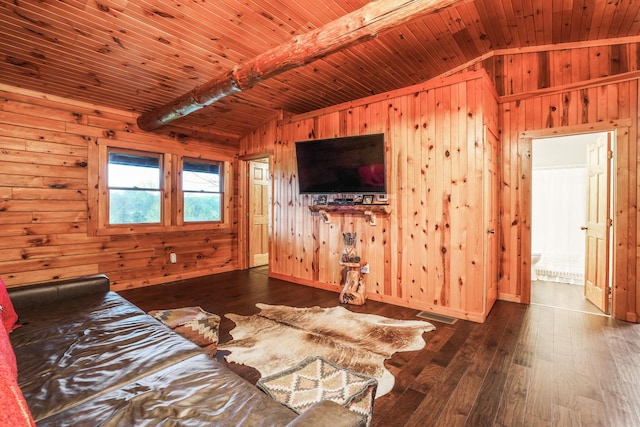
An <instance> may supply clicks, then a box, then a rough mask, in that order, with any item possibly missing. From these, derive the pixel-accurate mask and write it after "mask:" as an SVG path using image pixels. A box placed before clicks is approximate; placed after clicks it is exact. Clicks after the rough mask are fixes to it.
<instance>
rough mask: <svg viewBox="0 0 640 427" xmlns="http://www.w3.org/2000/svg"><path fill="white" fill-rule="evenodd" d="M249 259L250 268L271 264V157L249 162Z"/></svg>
mask: <svg viewBox="0 0 640 427" xmlns="http://www.w3.org/2000/svg"><path fill="white" fill-rule="evenodd" d="M247 176H248V186H249V188H248V192H247V193H248V204H247V208H248V221H247V222H248V261H249V268H255V267H264V266H267V265H268V264H269V232H270V223H271V222H270V216H271V215H270V211H271V179H270V171H269V158H268V157H264V158H259V159H253V160H250V161H248V162H247Z"/></svg>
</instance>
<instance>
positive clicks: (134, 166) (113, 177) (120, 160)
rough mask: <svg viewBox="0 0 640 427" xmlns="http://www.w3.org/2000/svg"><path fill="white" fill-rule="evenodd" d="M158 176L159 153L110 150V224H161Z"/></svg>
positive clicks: (160, 183) (160, 158)
mask: <svg viewBox="0 0 640 427" xmlns="http://www.w3.org/2000/svg"><path fill="white" fill-rule="evenodd" d="M161 177H162V155H161V154H156V153H139V152H135V151H128V150H119V149H113V148H112V149H109V152H108V167H107V187H108V190H109V224H111V225H118V224H160V223H161V222H162V192H163V189H162V179H161Z"/></svg>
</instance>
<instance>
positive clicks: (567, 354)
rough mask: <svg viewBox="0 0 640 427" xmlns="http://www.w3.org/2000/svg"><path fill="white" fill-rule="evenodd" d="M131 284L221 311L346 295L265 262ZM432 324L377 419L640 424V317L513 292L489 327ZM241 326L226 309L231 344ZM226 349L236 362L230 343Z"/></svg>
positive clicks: (225, 331) (151, 304)
mask: <svg viewBox="0 0 640 427" xmlns="http://www.w3.org/2000/svg"><path fill="white" fill-rule="evenodd" d="M120 293H121V295H123V296H124V297H125V298H127V299H129V300H130V301H132V302H133V303H134V304H136V305H138V306H139V307H141V308H142V309H143V310H145V311H148V310H152V309H167V308H177V307H184V306H194V305H199V306H201V307H202V308H203V309H204V310H206V311H209V312H212V313H216V314H219V315H220V316H223V315H224V314H226V313H236V314H242V315H249V314H254V313H257V312H258V311H259V310H258V309H257V308H256V307H255V303H257V302H263V303H267V304H284V305H291V306H297V307H309V306H314V305H319V306H323V307H330V306H335V305H337V304H338V302H337V299H338V295H337V294H336V293H332V292H328V291H323V290H319V289H315V288H311V287H307V286H300V285H295V284H291V283H288V282H284V281H281V280H277V279H271V278H269V277H268V275H267V273H266V270H265V269H264V268H258V269H253V270H248V271H235V272H230V273H223V274H218V275H214V276H207V277H201V278H197V279H192V280H186V281H181V282H175V283H171V284H166V285H157V286H152V287H147V288H140V289H133V290H129V291H122V292H120ZM347 307H348V308H349V309H350V310H352V311H356V312H367V313H373V314H378V315H383V316H387V317H393V318H396V319H415V318H416V317H415V315H416V314H417V313H418V311H417V310H412V309H407V308H402V307H396V306H392V305H388V304H383V303H379V302H376V301H368V302H367V303H366V304H365V305H364V306H360V307H358V306H347ZM432 323H433V324H434V325H435V326H436V328H437V329H436V331H434V332H428V333H425V334H424V338H425V341H426V346H425V348H424V349H423V350H420V351H415V352H407V353H396V354H395V355H394V356H393V357H392V358H391V359H389V360H388V361H387V367H388V368H389V370H390V371H391V372H392V373H393V374H394V376H395V378H396V383H395V386H394V388H393V390H392V391H391V392H390V393H389V394H387V395H385V396H382V397H381V398H379V399H376V402H375V407H374V414H373V420H372V426H404V425H407V426H463V425H464V426H563V427H564V426H600V425H601V426H612V427H619V426H634V427H635V426H640V325H638V324H631V323H625V322H620V321H616V320H614V319H611V318H609V317H605V316H597V315H591V314H587V313H581V312H577V311H571V310H563V309H559V308H554V307H546V306H542V305H531V306H525V305H520V304H515V303H508V302H503V301H498V302H497V303H496V305H495V306H494V308H493V310H492V311H491V314H490V315H489V317H488V319H487V321H486V322H485V323H484V324H477V323H473V322H467V321H461V320H459V321H457V322H456V323H455V324H453V325H446V324H443V323H438V322H432ZM234 326H235V325H234V323H233V322H231V321H230V320H229V319H226V318H224V317H223V320H222V323H221V330H220V341H221V342H225V341H228V340H229V339H231V336H230V334H229V331H230V330H231V329H233V327H234ZM217 357H218V360H220V361H221V362H222V363H225V364H226V362H225V360H224V352H218V356H217ZM228 366H229V367H230V368H231V369H232V370H233V371H235V372H236V373H238V374H239V375H241V376H242V377H244V378H245V379H247V380H248V381H250V382H252V383H255V382H256V381H257V380H258V378H259V375H258V373H257V371H255V370H254V369H252V368H248V367H246V366H242V365H237V364H228Z"/></svg>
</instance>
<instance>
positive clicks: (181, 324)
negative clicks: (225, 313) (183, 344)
mask: <svg viewBox="0 0 640 427" xmlns="http://www.w3.org/2000/svg"><path fill="white" fill-rule="evenodd" d="M149 314H150V315H151V316H153V317H155V318H156V319H158V320H159V321H160V322H162V323H164V324H165V325H167V326H168V327H170V328H171V329H173V330H174V331H175V332H176V333H178V334H180V335H182V336H183V337H185V338H186V339H188V340H189V341H192V342H193V343H194V344H196V345H199V346H200V347H202V348H203V349H204V350H205V351H206V352H207V353H209V354H210V355H211V356H215V355H216V352H217V350H218V327H219V326H220V316H218V315H216V314H212V313H208V312H206V311H204V310H203V309H202V308H200V307H183V308H175V309H169V310H151V311H150V312H149Z"/></svg>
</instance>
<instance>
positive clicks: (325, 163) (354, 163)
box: [296, 133, 387, 194]
mask: <svg viewBox="0 0 640 427" xmlns="http://www.w3.org/2000/svg"><path fill="white" fill-rule="evenodd" d="M296 161H297V164H298V184H299V188H300V193H301V194H323V193H341V194H366V193H386V192H387V185H386V184H387V178H386V169H385V150H384V134H382V133H379V134H372V135H359V136H348V137H342V138H330V139H315V140H311V141H299V142H296Z"/></svg>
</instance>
